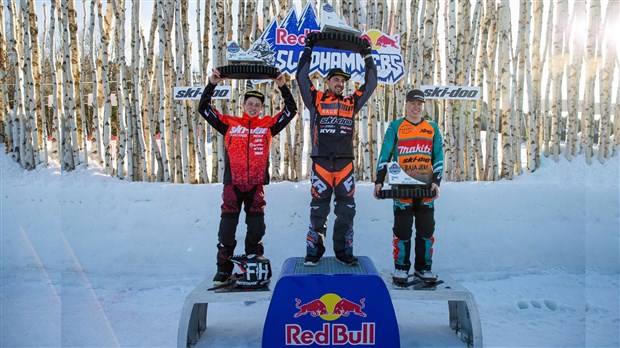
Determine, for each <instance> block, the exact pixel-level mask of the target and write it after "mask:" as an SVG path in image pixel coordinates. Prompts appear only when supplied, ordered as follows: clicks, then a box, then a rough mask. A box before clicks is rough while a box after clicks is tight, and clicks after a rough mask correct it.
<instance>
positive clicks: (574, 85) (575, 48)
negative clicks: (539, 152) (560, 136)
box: [564, 1, 586, 161]
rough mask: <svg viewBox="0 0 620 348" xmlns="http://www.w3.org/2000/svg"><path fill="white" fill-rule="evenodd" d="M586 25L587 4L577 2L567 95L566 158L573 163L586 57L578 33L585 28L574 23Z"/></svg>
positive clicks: (580, 36) (580, 34)
mask: <svg viewBox="0 0 620 348" xmlns="http://www.w3.org/2000/svg"><path fill="white" fill-rule="evenodd" d="M576 22H580V23H586V3H585V2H584V1H577V2H575V5H574V6H573V14H572V16H571V23H573V25H570V27H571V28H572V29H571V31H572V32H571V38H572V40H571V41H572V46H571V50H570V51H571V61H570V66H569V69H568V70H569V74H568V92H567V94H566V97H567V100H568V114H567V116H566V140H565V143H566V146H565V151H564V156H565V157H566V159H567V160H569V161H571V160H572V158H573V156H575V155H576V154H577V145H578V141H577V132H579V117H578V115H579V111H580V107H579V96H580V93H579V89H580V88H579V86H580V81H581V70H582V66H583V57H584V41H583V40H582V39H581V38H582V33H579V32H577V31H578V30H583V28H577V26H575V25H574V23H576Z"/></svg>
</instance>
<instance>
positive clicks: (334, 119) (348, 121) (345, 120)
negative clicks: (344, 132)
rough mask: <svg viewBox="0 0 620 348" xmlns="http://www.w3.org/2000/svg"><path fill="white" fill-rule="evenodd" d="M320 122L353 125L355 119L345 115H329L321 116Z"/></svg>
mask: <svg viewBox="0 0 620 348" xmlns="http://www.w3.org/2000/svg"><path fill="white" fill-rule="evenodd" d="M319 123H320V124H339V125H344V126H351V125H353V120H352V119H350V118H345V117H336V116H328V117H321V120H320V121H319Z"/></svg>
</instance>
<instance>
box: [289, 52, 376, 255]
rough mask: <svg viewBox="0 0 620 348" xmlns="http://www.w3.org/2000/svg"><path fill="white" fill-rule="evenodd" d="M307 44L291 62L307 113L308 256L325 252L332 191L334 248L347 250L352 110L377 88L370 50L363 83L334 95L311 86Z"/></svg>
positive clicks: (351, 210) (350, 225) (350, 232)
mask: <svg viewBox="0 0 620 348" xmlns="http://www.w3.org/2000/svg"><path fill="white" fill-rule="evenodd" d="M311 58H312V48H310V47H306V48H304V51H303V54H302V55H301V57H300V59H299V65H298V67H297V82H298V84H299V90H300V93H301V97H302V99H303V101H304V104H305V105H306V108H308V111H309V114H310V137H311V147H312V148H311V154H310V157H311V158H312V173H311V179H310V180H311V183H312V189H311V194H312V201H311V203H310V226H309V230H308V233H307V237H306V251H307V253H308V255H317V254H318V257H320V256H321V255H322V254H323V252H324V251H325V247H324V244H323V240H324V238H325V234H326V222H327V216H328V215H329V211H330V201H331V196H332V193H333V194H334V196H335V206H334V213H335V214H336V220H335V222H334V233H333V237H332V238H333V242H334V251H335V252H336V255H338V254H339V253H343V254H345V255H352V254H353V218H354V216H355V200H354V197H353V195H354V193H355V172H354V168H353V138H354V132H355V114H357V113H358V112H359V111H360V109H361V108H362V106H363V105H364V104H365V103H366V101H368V99H369V98H370V96H371V95H372V93H373V92H374V90H375V88H376V87H377V67H376V66H375V63H374V60H373V58H372V55H370V54H369V55H367V56H366V57H364V64H365V76H364V84H363V85H362V86H361V87H359V89H357V90H355V92H354V93H353V94H352V95H349V96H337V95H335V94H333V93H331V92H330V91H329V90H328V91H325V92H323V91H319V90H317V89H316V88H315V87H314V85H313V84H312V82H311V81H310V77H309V73H310V62H311Z"/></svg>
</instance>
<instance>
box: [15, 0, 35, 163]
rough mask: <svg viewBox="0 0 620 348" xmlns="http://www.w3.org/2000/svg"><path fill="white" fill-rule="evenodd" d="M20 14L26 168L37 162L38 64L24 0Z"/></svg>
mask: <svg viewBox="0 0 620 348" xmlns="http://www.w3.org/2000/svg"><path fill="white" fill-rule="evenodd" d="M20 12H21V16H22V23H23V35H24V36H23V52H24V58H23V66H22V71H23V74H24V82H25V83H26V85H25V88H24V106H25V110H26V114H25V120H24V121H25V123H24V126H25V129H24V135H25V139H24V142H22V144H24V145H25V149H24V150H25V152H24V154H25V157H24V158H22V166H23V167H24V168H26V169H34V168H35V167H36V166H37V165H38V164H39V163H40V161H39V160H40V159H39V141H38V134H39V130H38V127H37V118H38V117H39V112H38V111H39V110H38V107H37V104H36V101H35V95H37V93H36V86H35V76H34V75H35V74H34V71H33V67H35V68H36V67H37V66H38V62H37V63H36V64H34V63H35V61H36V59H33V49H32V48H33V47H36V41H37V40H36V37H35V38H32V35H31V32H34V33H35V34H36V33H37V30H36V22H35V23H32V26H34V30H33V28H32V27H31V23H30V16H29V13H28V4H27V3H26V2H25V1H22V2H21V11H20Z"/></svg>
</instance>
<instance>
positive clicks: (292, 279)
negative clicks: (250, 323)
mask: <svg viewBox="0 0 620 348" xmlns="http://www.w3.org/2000/svg"><path fill="white" fill-rule="evenodd" d="M296 259H297V258H291V259H289V260H287V261H286V262H285V264H284V266H283V270H282V275H281V276H280V279H279V280H278V283H277V284H276V287H275V289H274V293H273V297H272V299H271V303H270V305H269V310H268V312H267V318H266V319H265V326H264V328H263V347H293V346H306V347H326V346H339V347H353V346H355V347H399V346H400V337H399V332H398V324H397V322H396V316H395V314H394V307H393V306H392V301H391V299H390V296H389V292H388V290H387V288H386V286H385V283H384V282H383V280H382V279H381V277H380V276H379V275H378V273H376V274H375V273H374V272H372V273H368V274H294V265H295V260H296ZM365 259H366V260H364V258H363V257H362V258H360V261H362V264H364V262H366V263H367V264H368V267H367V268H366V267H365V268H366V269H370V270H371V271H375V270H376V269H374V266H373V265H372V262H371V261H370V260H369V259H368V258H365Z"/></svg>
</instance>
